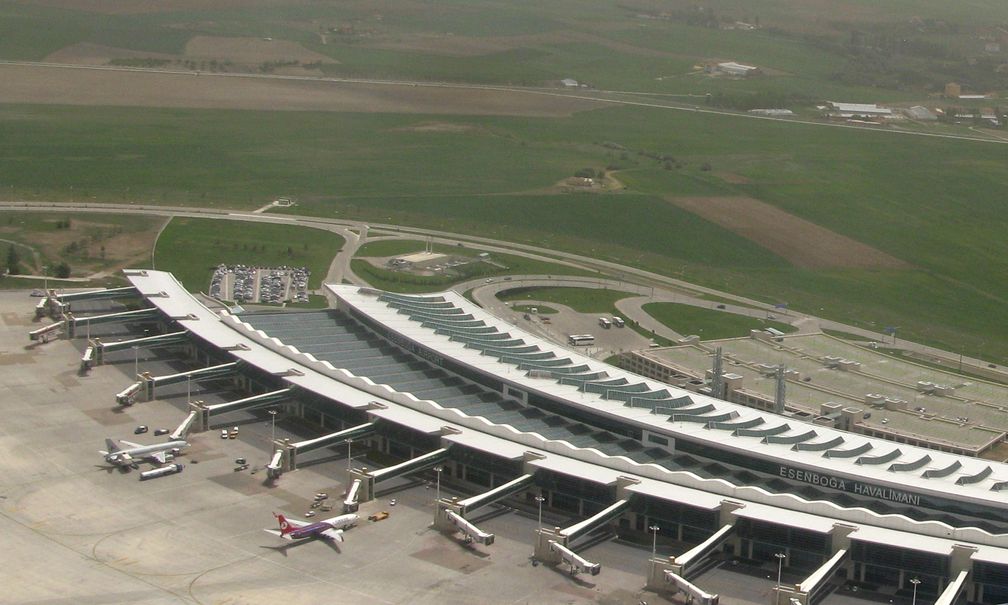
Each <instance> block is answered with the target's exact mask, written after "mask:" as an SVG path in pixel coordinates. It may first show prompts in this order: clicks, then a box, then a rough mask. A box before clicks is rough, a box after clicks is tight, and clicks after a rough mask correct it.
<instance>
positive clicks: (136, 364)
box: [133, 345, 140, 377]
mask: <svg viewBox="0 0 1008 605" xmlns="http://www.w3.org/2000/svg"><path fill="white" fill-rule="evenodd" d="M139 375H140V347H138V346H136V345H133V376H134V377H136V376H139Z"/></svg>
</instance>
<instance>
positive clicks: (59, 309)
mask: <svg viewBox="0 0 1008 605" xmlns="http://www.w3.org/2000/svg"><path fill="white" fill-rule="evenodd" d="M69 310H70V305H69V304H66V303H61V302H60V301H59V300H58V299H57V298H56V295H55V294H54V293H53V291H52V290H49V291H48V292H47V293H46V297H45V298H43V299H42V300H40V301H39V302H38V304H37V305H35V319H42V318H43V317H45V316H47V315H48V316H49V317H51V318H53V319H62V318H63V314H64V313H66V312H67V311H69Z"/></svg>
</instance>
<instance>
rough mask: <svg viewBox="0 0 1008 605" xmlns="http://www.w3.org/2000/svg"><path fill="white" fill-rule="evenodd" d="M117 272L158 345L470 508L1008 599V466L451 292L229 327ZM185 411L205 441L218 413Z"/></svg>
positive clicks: (148, 282) (931, 592) (249, 317)
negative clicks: (425, 465)
mask: <svg viewBox="0 0 1008 605" xmlns="http://www.w3.org/2000/svg"><path fill="white" fill-rule="evenodd" d="M126 274H127V277H128V279H129V280H130V282H131V283H132V285H133V286H134V287H135V288H136V290H137V291H138V293H139V295H140V296H141V297H142V298H143V300H144V301H145V305H147V306H148V307H150V308H151V309H156V310H157V313H158V314H159V319H160V321H161V324H162V326H163V331H164V332H166V333H175V332H177V331H180V330H184V331H185V332H186V336H187V339H188V340H187V342H188V343H189V346H190V347H191V348H192V351H193V353H194V354H196V355H200V356H203V357H205V359H206V365H210V363H211V362H219V363H230V362H238V363H239V364H240V366H241V368H242V378H241V381H242V386H243V388H245V389H246V390H247V391H249V392H250V393H252V394H253V395H256V394H263V393H267V394H268V393H274V392H278V391H280V390H287V389H290V390H291V392H294V393H296V395H297V396H296V398H295V399H294V400H292V401H293V402H292V403H288V404H286V405H289V406H290V408H291V409H292V411H294V412H296V413H298V414H299V415H301V416H303V417H305V418H308V419H311V420H312V421H313V422H316V423H318V424H319V425H321V426H323V427H326V428H327V429H332V430H337V431H347V430H353V429H354V427H362V426H367V427H369V429H368V432H367V434H366V436H365V437H362V439H367V440H368V441H369V443H370V444H371V445H372V446H373V447H374V448H376V449H377V450H378V451H381V452H383V453H385V454H387V455H389V456H391V457H392V458H395V459H402V460H420V459H423V460H427V459H430V460H435V459H436V460H437V461H439V463H441V464H443V467H444V473H445V475H446V478H447V477H450V478H451V479H452V480H453V481H455V482H456V483H457V484H458V485H460V486H463V487H466V488H469V489H471V491H473V492H474V493H479V492H480V491H483V490H491V491H493V490H494V488H500V487H502V486H506V485H510V484H515V485H519V484H518V483H515V482H516V481H521V483H520V488H521V489H519V490H517V491H514V493H513V495H512V497H513V498H518V499H519V501H524V502H526V503H529V504H530V505H531V506H533V507H534V506H535V501H536V500H535V498H536V496H539V495H540V494H541V496H542V498H544V500H543V501H542V502H541V503H542V504H543V505H545V506H548V507H551V508H552V509H555V510H557V511H564V512H567V513H569V514H571V515H572V516H579V517H588V518H589V520H591V519H598V520H599V523H608V524H611V526H612V527H615V528H617V531H618V532H625V533H628V534H632V533H634V532H638V533H640V534H642V535H647V531H648V528H649V527H660V534H659V535H660V536H661V537H662V538H663V539H665V540H668V541H675V542H680V543H683V545H684V549H685V548H688V547H689V546H690V545H696V544H700V545H705V544H706V545H709V547H710V552H716V553H717V554H718V555H719V556H721V555H728V556H734V557H739V558H742V559H745V560H750V561H755V562H766V561H773V562H774V564H775V565H776V559H775V558H774V557H775V555H777V554H779V553H784V554H786V557H787V558H786V565H787V566H788V567H790V568H792V570H798V571H807V572H808V573H809V574H810V575H809V580H808V581H807V583H806V584H807V585H806V584H803V585H801V586H799V585H795V586H794V587H793V590H792V589H791V588H789V589H788V591H789V594H792V595H793V596H795V597H797V598H798V600H799V601H800V602H803V603H805V602H811V601H813V600H814V599H815V596H816V595H815V594H814V590H816V589H817V586H818V585H817V582H818V583H820V584H821V583H823V580H822V579H821V578H819V577H818V576H817V575H816V574H817V573H819V574H820V575H822V576H826V580H830V579H831V578H836V577H841V578H845V579H846V580H847V581H848V582H854V583H857V584H860V585H864V586H872V585H874V586H889V587H895V588H896V589H897V590H905V591H909V590H910V589H911V588H912V587H913V588H916V589H917V590H918V591H919V592H920V593H921V594H922V595H928V596H929V597H930V598H931V599H936V598H941V599H945V600H944V601H943V602H949V603H951V602H955V600H956V599H965V600H966V601H969V602H977V603H991V604H995V603H1001V602H1004V601H1006V600H1008V515H1006V511H1008V494H1006V491H1005V488H1006V487H1008V465H1004V464H1000V463H995V462H990V461H986V460H980V459H977V458H972V457H967V456H960V455H956V454H953V453H947V452H940V451H935V450H928V449H922V448H918V447H914V446H912V445H907V444H901V443H894V442H891V441H886V440H883V439H880V438H876V437H869V436H865V435H859V434H854V433H847V432H842V431H838V430H835V429H833V428H829V427H824V426H820V425H815V424H811V423H804V422H802V421H800V420H794V419H792V418H785V417H782V416H777V415H775V414H773V413H770V412H766V411H761V410H757V409H753V408H749V407H744V406H741V405H737V404H733V403H729V402H726V401H721V400H717V399H713V398H710V397H707V396H705V395H702V394H698V393H694V392H688V391H685V390H682V389H680V388H676V387H673V386H670V385H668V384H664V383H661V382H658V381H655V380H651V379H646V378H643V377H641V376H640V375H637V374H634V373H631V372H628V371H625V370H621V369H619V368H616V367H614V366H611V365H608V364H605V363H602V362H599V361H597V360H594V359H591V358H588V357H585V356H583V355H581V354H579V353H576V352H574V351H571V350H569V349H568V348H565V347H562V346H559V345H557V344H555V343H552V342H549V341H546V340H543V339H541V338H539V337H536V336H533V335H531V334H529V333H526V332H524V331H522V330H521V329H519V328H517V327H515V326H513V325H511V324H508V323H506V322H504V321H502V320H501V319H499V318H497V317H494V316H492V315H490V314H488V313H486V312H485V311H483V310H482V309H480V308H479V307H477V306H476V305H474V304H473V303H471V302H469V301H468V300H467V299H465V298H464V297H462V296H460V295H457V294H455V293H443V294H435V295H421V296H408V295H400V294H392V293H387V292H382V291H378V290H374V289H370V288H361V287H356V286H344V285H327V286H326V288H328V290H329V291H330V293H331V295H332V298H333V299H334V300H335V301H336V308H335V309H328V310H323V311H310V312H283V311H279V312H264V313H242V314H238V315H232V314H229V313H227V312H224V311H213V310H211V309H209V308H208V307H206V306H205V305H203V304H202V303H201V302H200V301H199V300H198V299H196V298H195V297H193V296H192V295H190V294H189V293H188V292H186V291H185V290H184V288H183V287H182V286H181V284H179V282H178V281H176V280H175V278H174V277H173V276H172V275H171V274H168V273H164V272H158V271H152V270H132V271H127V272H126ZM193 413H194V415H195V414H198V413H202V414H205V417H204V418H202V420H201V421H200V422H199V423H198V424H199V425H200V426H201V427H202V428H203V429H206V428H208V427H209V424H210V421H211V420H212V417H211V414H212V411H208V410H202V411H201V410H194V412H193ZM279 453H280V450H279V449H278V455H279ZM424 457H427V458H424ZM568 529H571V528H568ZM580 529H582V528H579V530H578V531H577V532H568V534H566V536H567V537H571V538H572V540H573V539H575V538H577V537H578V536H579V535H580ZM557 531H558V532H559V533H558V534H556V535H560V534H563V531H560V528H557ZM575 534H577V535H575ZM556 535H554V538H555V537H556ZM564 544H565V545H566V544H567V542H566V537H565V538H564ZM575 548H576V546H575ZM675 563H676V562H675V561H672V560H671V559H670V562H669V565H674V564H675Z"/></svg>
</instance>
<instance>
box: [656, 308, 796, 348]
mask: <svg viewBox="0 0 1008 605" xmlns="http://www.w3.org/2000/svg"><path fill="white" fill-rule="evenodd" d="M643 308H644V311H646V312H647V314H648V315H650V316H651V317H654V318H655V319H657V320H658V321H659V322H661V323H662V324H663V325H665V326H668V327H669V328H671V329H673V330H675V331H676V332H679V333H680V334H684V335H689V334H696V335H698V336H699V337H700V339H701V340H716V339H719V338H737V337H739V336H748V335H749V331H750V330H759V329H763V328H774V329H777V330H780V331H781V332H784V333H785V334H788V333H791V332H796V331H797V328H795V327H793V326H791V325H788V324H786V323H781V322H779V321H772V320H769V319H760V318H757V317H746V316H745V315H736V314H734V313H728V312H725V311H718V310H714V309H704V308H701V307H694V306H692V305H681V304H678V303H648V304H646V305H644V307H643Z"/></svg>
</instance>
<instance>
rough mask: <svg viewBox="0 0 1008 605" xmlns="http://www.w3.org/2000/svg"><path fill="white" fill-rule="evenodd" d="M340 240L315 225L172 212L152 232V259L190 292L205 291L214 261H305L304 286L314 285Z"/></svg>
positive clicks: (278, 263)
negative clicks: (173, 214)
mask: <svg viewBox="0 0 1008 605" xmlns="http://www.w3.org/2000/svg"><path fill="white" fill-rule="evenodd" d="M343 244H344V240H343V238H341V237H340V236H338V235H336V234H335V233H330V232H328V231H323V230H321V229H313V228H308V227H294V226H290V225H276V224H270V223H247V222H239V221H228V220H214V219H196V218H179V217H176V218H174V219H172V221H171V223H169V224H168V226H167V227H166V228H165V230H164V231H163V232H162V233H161V237H160V238H158V242H157V247H156V248H155V251H154V265H155V268H156V269H160V270H162V271H171V272H172V273H174V274H175V277H177V278H178V279H179V281H181V282H182V284H183V285H184V286H185V287H186V289H188V290H190V291H192V292H200V291H202V292H205V291H206V290H207V288H209V287H210V275H211V274H212V273H213V271H214V269H215V268H216V267H217V265H220V264H227V265H234V264H243V265H259V266H266V267H278V266H281V265H287V266H292V267H301V266H304V267H308V269H309V270H310V271H311V277H310V278H309V280H308V288H309V289H316V288H318V287H319V286H320V285H321V283H322V280H323V279H324V278H325V275H326V272H327V271H328V269H329V263H330V262H331V261H332V259H333V257H334V256H336V253H337V252H339V250H340V248H342V247H343Z"/></svg>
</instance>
